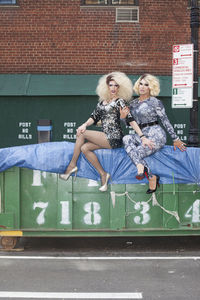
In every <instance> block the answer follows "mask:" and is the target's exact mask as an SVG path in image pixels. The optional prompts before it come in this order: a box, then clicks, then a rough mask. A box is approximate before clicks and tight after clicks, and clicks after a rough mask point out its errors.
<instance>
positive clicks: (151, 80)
mask: <svg viewBox="0 0 200 300" xmlns="http://www.w3.org/2000/svg"><path fill="white" fill-rule="evenodd" d="M142 79H144V80H145V81H146V82H147V83H148V84H149V90H150V96H154V97H156V96H158V95H159V93H160V83H159V80H158V78H157V77H155V76H153V75H151V74H144V75H142V76H140V78H139V79H138V80H137V81H136V82H135V84H134V86H133V90H134V91H135V92H136V94H137V95H139V84H140V81H141V80H142Z"/></svg>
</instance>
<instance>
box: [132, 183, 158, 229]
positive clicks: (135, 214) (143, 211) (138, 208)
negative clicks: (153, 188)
mask: <svg viewBox="0 0 200 300" xmlns="http://www.w3.org/2000/svg"><path fill="white" fill-rule="evenodd" d="M147 189H148V185H146V184H128V185H127V192H128V196H127V199H126V227H127V228H132V229H135V228H138V229H144V228H162V223H163V222H162V221H163V219H162V211H161V210H160V208H159V207H156V206H153V205H152V195H148V194H146V190H147ZM161 189H162V186H161V187H160V189H159V190H160V191H159V192H157V193H156V195H157V198H158V201H159V202H160V204H161V205H162V193H161Z"/></svg>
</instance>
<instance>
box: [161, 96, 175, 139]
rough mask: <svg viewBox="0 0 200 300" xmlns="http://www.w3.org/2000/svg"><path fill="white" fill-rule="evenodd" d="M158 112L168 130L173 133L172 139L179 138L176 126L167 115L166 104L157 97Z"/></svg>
mask: <svg viewBox="0 0 200 300" xmlns="http://www.w3.org/2000/svg"><path fill="white" fill-rule="evenodd" d="M156 112H157V115H158V117H159V118H160V120H161V122H162V124H163V126H164V127H165V129H166V130H167V132H168V133H169V134H170V135H171V138H172V140H176V139H178V136H177V135H176V133H175V131H174V128H173V126H172V124H171V123H170V121H169V119H168V117H167V115H166V112H165V108H164V105H163V104H162V102H161V101H160V100H158V99H156Z"/></svg>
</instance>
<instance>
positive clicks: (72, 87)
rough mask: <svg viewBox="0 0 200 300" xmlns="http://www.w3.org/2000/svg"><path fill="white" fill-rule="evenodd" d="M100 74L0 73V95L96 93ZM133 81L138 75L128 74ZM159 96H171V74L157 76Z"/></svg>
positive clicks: (87, 94) (88, 94)
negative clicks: (159, 89)
mask: <svg viewBox="0 0 200 300" xmlns="http://www.w3.org/2000/svg"><path fill="white" fill-rule="evenodd" d="M101 76H102V75H96V74H89V75H47V74H0V96H10V95H14V96H47V95H48V96H57V95H60V96H63V95H64V96H67V95H70V96H72V95H85V96H94V95H96V93H95V90H96V86H97V83H98V80H99V78H100V77H101ZM128 76H129V78H130V79H131V80H132V82H135V81H136V80H137V79H138V78H139V76H140V74H139V75H128ZM158 78H159V80H160V85H161V93H160V96H161V97H163V96H167V97H171V94H172V91H171V85H172V82H171V80H172V79H171V76H158Z"/></svg>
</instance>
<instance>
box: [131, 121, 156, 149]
mask: <svg viewBox="0 0 200 300" xmlns="http://www.w3.org/2000/svg"><path fill="white" fill-rule="evenodd" d="M129 124H130V125H131V127H132V128H133V129H134V130H135V131H136V133H137V134H138V135H139V137H140V138H141V140H142V145H143V146H144V147H145V146H148V147H149V148H150V149H153V147H154V146H155V145H154V143H153V142H152V141H151V140H149V139H148V138H147V137H146V136H145V135H144V134H143V133H142V131H141V129H140V127H139V126H138V124H137V123H136V122H135V121H132V122H130V123H129Z"/></svg>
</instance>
